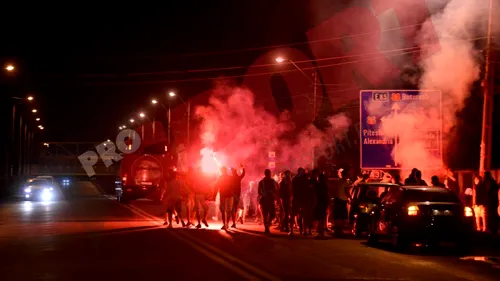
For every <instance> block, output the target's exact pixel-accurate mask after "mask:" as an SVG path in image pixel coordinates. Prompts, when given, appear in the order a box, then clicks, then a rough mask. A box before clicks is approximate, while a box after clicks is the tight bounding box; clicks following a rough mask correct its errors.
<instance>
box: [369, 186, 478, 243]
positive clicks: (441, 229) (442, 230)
mask: <svg viewBox="0 0 500 281" xmlns="http://www.w3.org/2000/svg"><path fill="white" fill-rule="evenodd" d="M370 215H371V220H370V225H369V229H368V233H369V234H368V242H369V243H376V242H378V241H379V240H381V239H389V240H390V241H391V242H392V244H393V246H394V247H395V248H397V249H399V250H402V249H404V248H406V247H407V246H409V245H411V243H412V242H415V243H417V242H418V243H425V244H426V245H438V244H439V243H440V242H453V243H455V245H456V246H457V247H458V248H461V249H465V248H467V244H468V241H470V235H471V234H472V231H473V229H474V212H473V210H472V209H471V208H470V207H467V206H464V205H463V204H462V202H461V201H460V199H459V198H458V196H457V195H456V194H455V193H453V192H452V191H450V190H448V189H446V188H441V187H427V186H401V187H390V188H389V191H388V192H387V193H386V194H385V195H384V196H383V197H382V198H381V200H380V205H379V206H377V207H375V208H373V209H372V211H371V213H370Z"/></svg>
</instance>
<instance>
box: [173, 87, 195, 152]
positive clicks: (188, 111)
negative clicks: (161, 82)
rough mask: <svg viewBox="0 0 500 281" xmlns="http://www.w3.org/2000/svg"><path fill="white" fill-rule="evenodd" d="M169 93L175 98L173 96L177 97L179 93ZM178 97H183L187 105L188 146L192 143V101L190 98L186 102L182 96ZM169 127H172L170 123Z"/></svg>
mask: <svg viewBox="0 0 500 281" xmlns="http://www.w3.org/2000/svg"><path fill="white" fill-rule="evenodd" d="M168 95H169V96H170V97H172V98H173V97H177V95H176V94H175V93H174V92H170V93H168ZM178 97H179V98H180V99H181V101H182V103H183V104H184V105H185V106H186V114H187V122H186V124H187V145H188V147H189V145H190V143H191V141H190V130H191V122H190V120H191V101H190V100H188V101H187V103H186V101H184V99H183V98H182V97H181V96H178ZM169 116H170V114H169ZM169 119H170V117H169ZM169 123H170V121H169ZM169 127H170V125H169Z"/></svg>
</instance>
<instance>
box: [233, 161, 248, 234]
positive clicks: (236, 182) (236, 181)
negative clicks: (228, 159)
mask: <svg viewBox="0 0 500 281" xmlns="http://www.w3.org/2000/svg"><path fill="white" fill-rule="evenodd" d="M240 168H241V174H240V175H238V171H236V169H234V168H232V169H231V177H232V189H233V208H232V210H231V217H232V219H233V225H232V226H231V227H233V228H236V213H237V212H238V207H239V206H240V198H241V180H242V179H243V178H244V177H245V168H243V165H241V164H240Z"/></svg>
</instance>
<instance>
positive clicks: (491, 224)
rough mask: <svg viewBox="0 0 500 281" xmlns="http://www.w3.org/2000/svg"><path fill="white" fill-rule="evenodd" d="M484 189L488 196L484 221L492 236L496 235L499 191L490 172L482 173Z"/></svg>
mask: <svg viewBox="0 0 500 281" xmlns="http://www.w3.org/2000/svg"><path fill="white" fill-rule="evenodd" d="M484 187H485V189H486V192H487V194H488V200H487V203H486V220H487V225H488V231H490V232H491V233H492V234H494V235H497V234H498V201H499V198H498V197H499V189H498V184H497V182H496V181H495V179H494V178H493V177H492V176H491V172H489V171H486V172H484Z"/></svg>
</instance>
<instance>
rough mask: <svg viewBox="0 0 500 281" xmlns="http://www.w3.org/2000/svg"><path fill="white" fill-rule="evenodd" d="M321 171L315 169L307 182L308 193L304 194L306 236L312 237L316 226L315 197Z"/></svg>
mask: <svg viewBox="0 0 500 281" xmlns="http://www.w3.org/2000/svg"><path fill="white" fill-rule="evenodd" d="M318 175H319V170H318V169H313V170H312V171H311V174H310V177H309V179H308V182H307V188H306V190H305V191H306V192H305V193H304V195H305V198H304V200H305V201H304V202H305V205H304V206H305V207H304V233H303V235H304V236H307V235H312V228H313V226H314V208H315V203H316V202H315V196H316V189H317V186H318Z"/></svg>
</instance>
